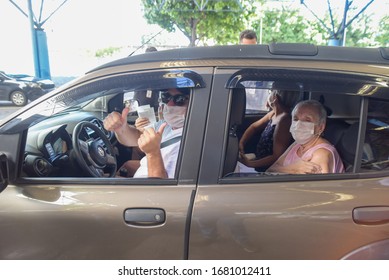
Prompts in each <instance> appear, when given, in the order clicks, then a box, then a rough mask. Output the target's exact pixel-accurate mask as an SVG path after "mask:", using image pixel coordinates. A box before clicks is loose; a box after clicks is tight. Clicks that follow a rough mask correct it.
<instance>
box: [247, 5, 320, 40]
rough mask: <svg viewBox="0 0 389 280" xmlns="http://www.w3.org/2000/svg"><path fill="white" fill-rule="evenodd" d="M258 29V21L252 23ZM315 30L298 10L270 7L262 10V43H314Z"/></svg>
mask: <svg viewBox="0 0 389 280" xmlns="http://www.w3.org/2000/svg"><path fill="white" fill-rule="evenodd" d="M253 26H254V27H255V29H256V30H260V22H259V21H257V22H255V23H253ZM315 33H316V32H315V30H314V29H312V27H311V26H310V24H309V22H308V21H307V20H306V19H305V18H304V17H303V16H302V15H301V14H300V13H299V11H298V10H287V9H271V10H266V11H265V12H264V17H263V20H262V43H263V44H269V43H279V42H283V43H291V42H293V43H316V42H314V41H313V37H314V36H313V35H314V34H315Z"/></svg>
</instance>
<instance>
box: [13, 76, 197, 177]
mask: <svg viewBox="0 0 389 280" xmlns="http://www.w3.org/2000/svg"><path fill="white" fill-rule="evenodd" d="M134 76H135V77H134ZM139 80H143V81H144V84H142V83H141V82H139ZM179 80H180V81H178V80H177V83H178V82H179V84H182V80H183V79H182V77H181V76H180V79H179ZM188 81H189V80H188ZM177 83H176V84H177ZM153 84H154V87H153V86H150V85H153ZM187 84H188V83H186V85H187ZM172 85H173V83H172V81H168V82H167V83H164V80H160V81H154V82H149V80H148V79H147V78H145V77H142V76H141V75H138V74H136V75H128V76H127V77H126V78H123V77H122V76H118V77H116V78H115V77H109V78H107V79H106V80H98V81H92V82H88V83H87V84H84V85H80V86H76V87H72V88H70V89H69V90H65V91H63V92H61V93H59V94H58V95H54V96H52V97H50V98H49V99H47V100H46V101H43V102H41V103H39V104H38V105H37V108H38V107H39V110H30V111H29V112H30V113H25V114H24V115H22V116H21V118H22V119H24V120H25V122H26V124H27V123H29V125H30V124H31V119H35V120H36V121H35V122H33V123H32V125H31V126H30V127H29V128H28V131H27V136H26V146H25V152H24V164H23V167H22V171H21V175H22V177H39V178H56V177H59V178H66V177H72V178H74V177H80V178H83V177H103V178H107V177H112V178H120V177H132V176H133V175H134V174H132V176H129V174H128V173H127V172H123V169H122V167H126V166H127V165H126V163H127V162H128V161H132V162H131V164H134V166H135V167H134V168H135V169H134V172H136V171H137V169H138V168H139V166H140V164H141V163H140V160H142V159H143V157H144V153H143V152H142V151H141V150H140V149H139V148H138V147H136V146H133V147H132V146H127V145H124V144H121V143H120V141H118V139H116V137H115V134H114V133H113V132H112V131H107V130H106V129H105V127H104V123H103V121H104V119H105V118H106V117H107V116H108V114H110V113H112V112H113V111H117V112H122V110H123V108H125V107H129V109H130V110H129V111H130V112H129V114H128V116H127V123H128V125H134V124H135V120H136V119H137V118H138V116H139V108H140V107H141V106H142V107H145V106H148V107H149V108H150V109H151V112H152V114H154V116H155V120H156V121H157V122H156V123H155V125H154V126H153V127H154V129H159V127H160V125H161V124H162V122H165V121H166V122H167V119H166V118H167V116H165V119H164V118H163V116H162V111H160V110H159V109H160V107H161V106H160V105H161V92H165V91H167V90H170V91H171V90H173V91H174V90H178V91H181V92H186V93H187V95H186V96H187V99H186V101H185V102H187V103H186V104H190V97H191V95H190V92H191V90H190V88H174V87H172ZM164 86H166V87H164ZM198 86H201V84H198ZM165 99H166V98H165ZM168 101H171V102H173V103H174V104H180V103H179V102H181V100H178V99H173V98H170V99H168ZM166 102H167V101H166ZM176 102H178V103H176ZM188 106H189V105H188ZM31 111H34V112H35V115H33V114H32V113H31ZM183 116H184V117H185V114H184V115H183ZM182 124H183V125H184V124H185V122H183V123H182ZM12 125H13V127H12ZM9 127H11V128H10V129H12V128H13V129H15V130H16V129H22V128H23V126H20V123H19V124H18V123H13V124H9ZM183 130H184V128H181V129H170V130H169V129H168V128H165V130H164V132H163V137H162V142H163V143H161V151H162V154H163V153H164V151H169V153H171V154H172V156H171V158H174V157H175V158H174V160H170V159H169V160H166V161H164V163H165V167H166V169H167V172H168V173H169V172H170V173H169V178H174V176H175V169H176V163H177V161H178V153H179V150H180V147H181V139H182V138H183V136H182V135H183V133H182V132H183ZM173 132H174V133H173ZM177 133H179V135H178V134H177ZM165 134H166V135H167V136H166V137H167V138H164V137H165ZM176 134H177V135H176ZM170 136H171V137H170ZM173 136H177V137H173ZM178 136H179V137H178ZM171 138H175V139H173V140H174V141H173V140H172V139H171ZM176 139H177V140H176ZM164 140H166V141H164ZM168 140H170V141H168ZM165 142H166V143H165ZM162 145H163V146H162ZM176 147H177V148H176ZM144 166H147V162H146V164H145V165H144ZM146 171H147V170H146ZM142 174H143V173H142ZM141 177H142V176H141ZM144 177H147V173H146V175H145V176H144Z"/></svg>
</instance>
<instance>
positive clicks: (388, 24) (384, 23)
mask: <svg viewBox="0 0 389 280" xmlns="http://www.w3.org/2000/svg"><path fill="white" fill-rule="evenodd" d="M376 41H377V43H378V44H379V46H381V47H389V16H384V17H383V18H382V19H381V20H380V22H379V27H378V33H377V34H376Z"/></svg>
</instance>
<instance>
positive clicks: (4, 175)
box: [0, 154, 9, 192]
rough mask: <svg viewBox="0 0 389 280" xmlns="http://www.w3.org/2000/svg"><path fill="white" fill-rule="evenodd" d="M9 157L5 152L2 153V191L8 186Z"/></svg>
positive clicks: (0, 170)
mask: <svg viewBox="0 0 389 280" xmlns="http://www.w3.org/2000/svg"><path fill="white" fill-rule="evenodd" d="M8 174H9V173H8V158H7V156H6V155H5V154H0V192H2V191H3V190H4V189H5V188H6V187H7V186H8V178H9V175H8Z"/></svg>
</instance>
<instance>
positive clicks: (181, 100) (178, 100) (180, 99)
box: [161, 91, 189, 106]
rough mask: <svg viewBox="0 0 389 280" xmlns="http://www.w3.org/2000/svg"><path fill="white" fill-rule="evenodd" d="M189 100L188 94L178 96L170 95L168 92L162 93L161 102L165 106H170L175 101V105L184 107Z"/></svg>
mask: <svg viewBox="0 0 389 280" xmlns="http://www.w3.org/2000/svg"><path fill="white" fill-rule="evenodd" d="M188 99H189V96H188V95H186V94H178V95H170V93H169V92H167V91H162V92H161V101H162V103H164V104H168V103H169V101H170V100H173V102H174V105H176V106H184V105H185V102H186V100H188Z"/></svg>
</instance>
